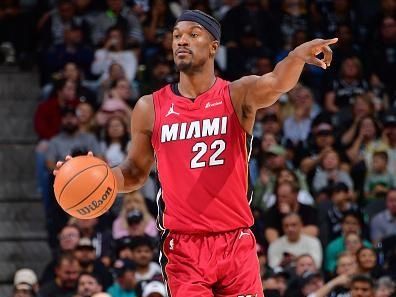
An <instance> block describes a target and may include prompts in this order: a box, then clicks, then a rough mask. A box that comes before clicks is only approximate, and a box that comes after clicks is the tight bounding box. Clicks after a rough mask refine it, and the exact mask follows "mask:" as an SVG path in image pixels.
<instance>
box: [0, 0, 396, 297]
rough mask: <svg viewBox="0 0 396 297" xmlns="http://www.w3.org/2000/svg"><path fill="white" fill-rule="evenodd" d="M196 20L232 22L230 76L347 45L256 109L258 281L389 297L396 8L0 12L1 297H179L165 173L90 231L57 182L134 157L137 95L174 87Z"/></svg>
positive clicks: (56, 0)
mask: <svg viewBox="0 0 396 297" xmlns="http://www.w3.org/2000/svg"><path fill="white" fill-rule="evenodd" d="M185 9H200V10H202V11H204V12H207V13H208V14H211V15H212V16H214V17H215V18H216V19H218V20H219V21H220V23H221V24H222V40H221V47H220V49H219V51H218V54H217V56H216V73H217V75H218V76H220V77H222V78H225V79H228V80H235V79H238V78H240V77H241V76H244V75H250V74H255V75H263V74H265V73H268V72H270V71H272V69H273V67H274V66H275V65H276V63H277V62H279V61H280V60H282V59H283V58H284V57H286V56H287V55H288V53H289V51H290V50H292V49H293V48H294V47H296V46H298V45H300V44H301V43H303V42H305V41H308V40H311V39H313V38H333V37H338V38H339V41H338V43H337V44H336V45H334V46H333V47H332V49H333V62H332V65H331V67H330V68H329V69H327V70H323V69H320V68H318V67H314V66H306V67H305V68H304V71H303V73H302V75H301V79H300V81H299V83H298V84H297V86H296V87H295V88H294V89H293V90H291V91H290V92H289V93H287V94H284V95H282V97H281V98H280V100H279V101H278V102H277V103H275V104H274V105H273V106H271V107H269V108H266V109H263V110H259V111H258V113H257V120H256V124H255V128H254V137H255V138H254V141H253V152H252V158H251V161H250V176H251V181H252V183H253V184H254V188H255V194H254V197H253V201H252V204H251V207H252V211H253V213H254V216H255V219H256V223H255V225H254V226H253V231H254V233H255V234H256V237H257V254H258V257H259V260H260V265H261V277H262V280H263V285H264V288H265V293H266V296H267V297H268V296H271V297H283V296H287V297H292V296H296V297H306V296H308V295H309V296H310V297H325V296H332V297H349V296H351V297H374V296H375V297H389V296H393V295H394V294H395V293H394V280H395V278H396V178H395V174H396V112H395V109H396V100H395V99H396V0H364V1H358V0H240V1H238V0H206V1H205V0H203V1H199V0H196V1H193V0H180V1H170V0H169V1H167V0H135V1H134V0H2V1H0V100H1V108H0V114H1V115H2V116H1V117H0V122H1V124H2V127H3V128H2V129H1V132H0V160H1V162H0V166H1V170H0V179H1V185H0V221H1V223H0V295H1V296H14V297H21V296H41V297H50V296H57V297H59V296H60V297H64V296H65V297H69V296H78V297H90V296H94V295H95V294H97V293H100V292H107V294H109V295H105V294H104V293H103V294H102V295H96V296H112V297H118V296H131V297H135V296H138V297H140V296H143V297H150V296H151V297H155V296H156V297H158V296H165V287H164V285H163V283H162V282H163V280H162V277H161V270H160V267H159V265H158V264H157V263H158V239H159V234H158V231H157V230H156V227H155V217H156V214H157V208H156V202H155V197H156V193H157V191H158V188H159V185H158V181H157V178H156V169H155V168H153V169H152V172H151V174H150V178H149V180H148V181H147V183H146V185H145V186H144V188H143V189H141V191H138V192H134V193H130V194H126V195H120V196H119V197H118V198H117V201H116V203H115V204H114V206H113V207H112V208H111V210H110V211H109V212H108V213H106V214H105V215H103V216H102V217H100V218H98V219H92V220H77V219H74V218H70V217H68V216H67V215H66V213H64V212H63V211H62V210H61V209H60V208H59V206H58V205H57V203H56V202H55V198H54V195H53V190H52V183H53V176H52V174H51V172H52V170H53V168H54V167H55V163H56V161H57V160H61V159H63V158H64V156H65V155H66V154H72V155H73V156H77V155H81V154H86V153H87V151H89V150H91V151H93V152H94V154H95V155H96V156H99V157H101V158H103V159H104V160H106V161H107V162H108V163H109V165H110V166H115V165H117V164H119V163H120V162H121V161H122V160H123V159H124V157H125V155H126V151H127V149H128V146H129V142H130V134H129V122H130V117H131V111H132V110H133V107H134V105H135V103H136V101H137V100H138V98H139V97H140V96H142V95H145V94H149V93H151V92H153V91H154V90H157V89H158V88H160V87H162V86H164V85H166V84H167V83H170V82H174V81H177V78H178V73H177V72H176V70H175V67H174V65H173V56H172V49H171V44H172V28H173V25H174V22H175V20H176V18H177V17H178V16H179V15H180V14H181V13H182V12H183V11H184V10H185ZM324 284H326V285H324ZM362 284H363V285H366V286H367V287H368V289H367V290H366V291H364V292H363V291H361V290H360V291H359V288H358V287H359V285H362ZM362 292H363V293H362Z"/></svg>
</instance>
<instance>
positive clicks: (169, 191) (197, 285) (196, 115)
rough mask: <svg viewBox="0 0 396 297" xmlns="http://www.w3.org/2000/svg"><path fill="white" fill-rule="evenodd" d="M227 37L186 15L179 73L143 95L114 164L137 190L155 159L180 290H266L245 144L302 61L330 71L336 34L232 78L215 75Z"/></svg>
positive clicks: (170, 284)
mask: <svg viewBox="0 0 396 297" xmlns="http://www.w3.org/2000/svg"><path fill="white" fill-rule="evenodd" d="M220 40H221V26H220V24H219V22H218V21H217V20H216V19H214V18H213V17H212V16H210V15H208V14H206V13H204V12H202V11H199V10H186V11H184V12H183V13H182V14H181V15H180V16H179V18H178V19H177V21H176V24H175V26H174V28H173V40H172V49H173V54H174V62H175V64H176V67H177V69H178V70H179V78H180V80H179V82H178V83H171V84H169V85H166V86H164V87H163V88H161V89H160V90H158V91H156V92H154V93H153V94H150V95H146V96H143V97H142V98H141V99H139V101H138V102H137V104H136V105H135V108H134V111H133V116H132V123H131V134H132V135H133V137H132V142H131V146H130V149H129V152H128V157H127V158H126V159H125V161H124V162H123V163H122V164H120V165H119V166H116V167H113V168H112V172H113V173H114V176H115V178H116V180H117V188H118V190H119V192H121V193H124V192H131V191H134V190H137V189H139V188H140V187H142V186H143V185H144V183H145V181H146V179H147V177H148V175H149V173H150V170H151V168H152V166H153V165H154V164H155V161H156V164H157V167H158V171H159V176H160V180H161V191H160V192H159V194H158V198H157V201H158V205H159V212H158V213H159V217H158V220H157V222H158V227H159V229H160V230H161V232H162V241H161V249H162V252H161V260H160V261H161V264H162V265H163V266H162V271H163V274H164V279H165V280H166V282H167V289H168V291H169V292H168V293H169V295H171V296H173V297H181V296H183V297H184V296H191V295H195V296H207V295H208V296H211V295H214V296H224V295H235V296H238V295H242V296H243V295H257V296H258V297H262V296H263V289H262V284H261V280H260V278H259V263H258V260H257V253H256V250H255V238H254V235H253V233H252V231H251V230H250V227H251V226H252V225H253V223H254V218H253V215H252V212H251V210H250V206H249V201H250V199H251V198H249V197H251V194H250V193H249V192H250V191H249V190H248V183H247V181H249V178H248V170H247V169H248V164H247V163H248V159H249V157H250V152H249V150H247V147H246V144H248V143H250V140H251V135H252V131H253V125H254V121H255V116H256V111H257V110H258V109H261V108H266V107H269V106H271V105H272V104H274V103H275V102H276V101H277V100H278V99H279V97H280V96H281V95H282V94H283V93H285V92H288V91H289V90H290V89H292V88H293V87H294V86H295V85H296V83H297V81H298V79H299V77H300V75H301V73H302V71H303V68H304V66H305V64H313V65H316V66H319V67H322V68H323V69H327V68H328V67H329V66H330V63H331V59H332V51H331V49H330V46H331V45H332V44H334V43H336V42H337V39H336V38H334V39H328V40H324V39H315V40H312V41H309V42H306V43H303V44H301V45H299V46H298V47H296V48H295V49H293V50H292V51H291V52H290V53H289V55H288V56H287V57H286V58H284V59H283V60H282V61H281V62H279V63H278V64H277V65H276V66H275V68H274V70H273V71H272V72H270V73H267V74H265V75H263V76H255V75H251V76H244V77H242V78H241V79H238V80H236V81H233V82H229V81H226V80H223V79H221V78H219V77H216V75H215V67H214V64H215V57H216V53H217V52H218V49H219V45H220ZM320 53H323V58H320V57H319V58H318V57H317V55H319V54H320ZM70 158H71V156H68V157H67V160H69V159H70ZM62 164H63V162H61V161H60V162H59V163H58V166H57V169H56V170H55V171H54V174H55V175H56V174H57V173H58V169H59V168H60V167H61V166H62ZM247 197H248V198H247ZM214 234H216V235H214ZM220 258H221V259H220ZM241 259H243V261H240V260H241ZM192 263H194V264H192Z"/></svg>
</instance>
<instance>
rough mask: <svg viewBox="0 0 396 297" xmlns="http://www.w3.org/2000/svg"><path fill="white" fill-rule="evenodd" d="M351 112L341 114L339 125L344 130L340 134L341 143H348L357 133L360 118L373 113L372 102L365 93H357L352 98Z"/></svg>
mask: <svg viewBox="0 0 396 297" xmlns="http://www.w3.org/2000/svg"><path fill="white" fill-rule="evenodd" d="M353 101H354V102H353V106H352V114H351V115H350V116H351V117H350V116H349V115H343V116H342V119H340V122H341V124H340V127H341V129H343V130H345V132H344V133H343V134H342V135H341V143H342V144H343V145H349V144H350V143H351V142H352V141H353V138H354V136H355V134H356V133H357V129H358V127H359V123H360V121H361V119H362V118H364V117H368V116H373V115H374V104H373V102H372V100H371V99H370V97H369V95H368V94H367V93H364V94H362V95H357V96H355V97H354V99H353Z"/></svg>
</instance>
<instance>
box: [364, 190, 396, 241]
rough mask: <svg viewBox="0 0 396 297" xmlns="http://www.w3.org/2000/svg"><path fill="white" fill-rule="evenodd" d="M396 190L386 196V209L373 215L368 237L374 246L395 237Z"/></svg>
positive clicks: (390, 191)
mask: <svg viewBox="0 0 396 297" xmlns="http://www.w3.org/2000/svg"><path fill="white" fill-rule="evenodd" d="M395 218H396V189H395V188H393V189H390V190H389V191H388V193H387V194H386V209H385V210H383V211H382V212H380V213H378V214H376V215H375V217H374V218H373V219H372V220H371V223H370V237H371V240H372V241H373V242H374V244H376V243H378V242H380V241H381V240H383V239H384V238H386V237H388V236H391V235H396V220H395Z"/></svg>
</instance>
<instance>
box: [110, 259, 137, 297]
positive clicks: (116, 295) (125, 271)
mask: <svg viewBox="0 0 396 297" xmlns="http://www.w3.org/2000/svg"><path fill="white" fill-rule="evenodd" d="M113 272H114V277H115V282H114V284H113V285H112V286H111V287H110V288H108V289H107V293H109V294H110V295H111V296H112V297H137V296H138V282H137V280H136V275H135V274H136V264H135V262H133V261H131V260H128V259H118V260H116V261H115V262H114V265H113Z"/></svg>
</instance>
